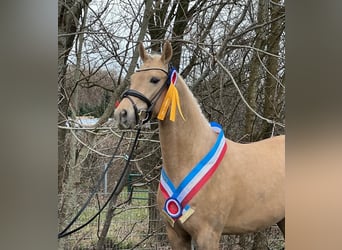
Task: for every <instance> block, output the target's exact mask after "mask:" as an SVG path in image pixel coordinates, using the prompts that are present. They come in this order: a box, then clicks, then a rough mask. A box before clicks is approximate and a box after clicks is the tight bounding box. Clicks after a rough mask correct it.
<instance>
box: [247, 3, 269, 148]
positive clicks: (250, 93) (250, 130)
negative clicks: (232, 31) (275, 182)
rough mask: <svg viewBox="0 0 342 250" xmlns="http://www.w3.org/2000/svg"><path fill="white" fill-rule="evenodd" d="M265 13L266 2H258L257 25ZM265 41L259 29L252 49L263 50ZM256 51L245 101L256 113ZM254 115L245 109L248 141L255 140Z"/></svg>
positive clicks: (259, 67) (257, 79) (257, 59)
mask: <svg viewBox="0 0 342 250" xmlns="http://www.w3.org/2000/svg"><path fill="white" fill-rule="evenodd" d="M267 11H268V6H267V4H266V1H264V0H260V1H259V4H258V16H257V19H258V20H257V21H258V23H263V22H265V21H266V20H267ZM265 39H266V30H265V29H264V28H262V29H259V30H258V31H257V35H256V38H255V43H254V47H255V48H257V49H261V50H263V49H265V44H266V43H265ZM258 53H259V52H258V51H256V50H254V51H253V57H252V59H251V62H250V75H249V85H248V88H247V96H246V100H247V102H248V103H249V105H250V106H251V108H253V109H254V110H256V111H257V95H258V85H260V84H261V76H262V74H261V72H262V69H261V65H260V62H259V55H258ZM255 119H256V115H255V114H254V113H253V112H252V111H251V110H250V109H248V108H247V110H246V123H245V133H246V134H247V135H248V136H249V141H251V142H252V141H255V140H256V132H255V131H254V127H255V126H254V125H255Z"/></svg>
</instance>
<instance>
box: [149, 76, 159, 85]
mask: <svg viewBox="0 0 342 250" xmlns="http://www.w3.org/2000/svg"><path fill="white" fill-rule="evenodd" d="M159 81H160V79H159V78H157V77H152V78H151V80H150V82H151V83H154V84H156V83H158V82H159Z"/></svg>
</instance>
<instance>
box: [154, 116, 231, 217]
mask: <svg viewBox="0 0 342 250" xmlns="http://www.w3.org/2000/svg"><path fill="white" fill-rule="evenodd" d="M210 126H211V128H212V129H213V130H214V131H215V132H216V133H218V137H217V140H216V142H215V144H214V146H213V147H212V148H211V150H210V151H209V152H208V153H207V155H206V156H205V157H204V158H203V159H202V160H201V161H200V162H199V163H198V164H197V165H196V166H195V167H194V168H193V169H192V170H191V171H190V172H189V174H188V175H187V176H185V178H184V179H183V180H182V181H181V183H180V184H179V186H178V187H177V188H176V187H175V186H174V185H173V183H172V181H171V180H170V178H169V177H168V176H167V174H166V172H165V170H164V168H163V169H162V171H161V176H160V183H159V188H160V191H161V192H162V194H163V196H164V198H165V203H164V211H165V212H166V213H167V214H168V215H169V216H170V217H171V218H172V219H174V220H177V219H178V218H179V217H181V216H182V214H183V213H184V212H186V211H187V210H188V209H189V208H190V206H189V204H188V203H189V202H190V200H191V199H192V198H193V197H194V196H195V195H196V193H197V192H198V191H199V190H200V189H201V188H202V187H203V186H204V184H205V183H206V182H207V181H208V180H209V179H210V177H211V176H212V175H213V174H214V172H215V170H216V169H217V168H218V166H219V165H220V163H221V160H222V158H223V156H224V155H225V153H226V151H227V143H226V140H225V137H224V133H223V130H222V127H221V126H220V125H219V124H218V123H215V122H211V123H210Z"/></svg>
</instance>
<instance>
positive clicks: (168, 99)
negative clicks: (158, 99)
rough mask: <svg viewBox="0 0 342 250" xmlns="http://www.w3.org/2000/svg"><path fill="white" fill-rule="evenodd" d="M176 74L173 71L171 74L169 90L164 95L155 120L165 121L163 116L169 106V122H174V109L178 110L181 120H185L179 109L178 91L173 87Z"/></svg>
mask: <svg viewBox="0 0 342 250" xmlns="http://www.w3.org/2000/svg"><path fill="white" fill-rule="evenodd" d="M174 74H177V72H176V71H175V70H174V71H173V72H172V75H171V79H172V81H171V83H170V86H169V89H168V90H167V92H166V95H165V97H164V100H163V103H162V105H161V108H160V110H159V113H158V116H157V118H158V119H159V120H164V119H165V115H166V113H167V110H168V109H169V107H170V105H171V110H170V120H171V121H173V122H174V121H175V120H176V109H177V108H178V111H179V113H180V115H181V116H182V118H183V120H185V118H184V116H183V113H182V110H181V107H180V101H179V95H178V90H177V88H176V86H175V84H176V75H174Z"/></svg>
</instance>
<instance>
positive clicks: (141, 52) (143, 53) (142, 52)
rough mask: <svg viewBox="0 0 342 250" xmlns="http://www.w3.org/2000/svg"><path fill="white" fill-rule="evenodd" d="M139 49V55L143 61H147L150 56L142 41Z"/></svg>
mask: <svg viewBox="0 0 342 250" xmlns="http://www.w3.org/2000/svg"><path fill="white" fill-rule="evenodd" d="M138 49H139V55H140V58H141V60H142V61H143V62H145V61H146V60H147V58H148V54H147V52H146V50H145V48H144V45H143V43H142V42H139V44H138Z"/></svg>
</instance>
